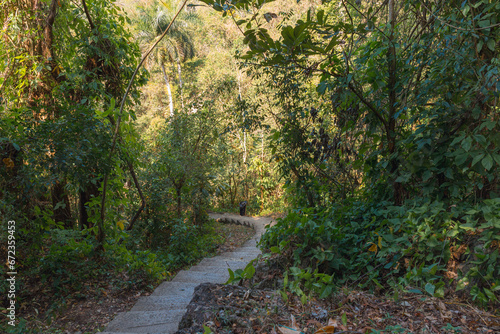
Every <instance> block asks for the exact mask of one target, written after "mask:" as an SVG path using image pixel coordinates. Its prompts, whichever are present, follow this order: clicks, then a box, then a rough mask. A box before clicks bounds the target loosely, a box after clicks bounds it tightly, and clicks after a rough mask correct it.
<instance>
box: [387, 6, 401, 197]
mask: <svg viewBox="0 0 500 334" xmlns="http://www.w3.org/2000/svg"><path fill="white" fill-rule="evenodd" d="M394 2H395V0H389V4H388V7H389V17H388V22H389V24H390V26H391V31H390V34H389V48H388V50H387V66H388V75H389V80H388V85H387V88H388V90H389V106H388V109H389V117H388V120H389V124H388V127H387V129H386V131H387V141H388V146H389V147H388V148H389V155H390V156H392V155H394V153H396V119H395V118H394V116H395V115H396V112H397V108H396V71H397V66H396V46H395V44H394V28H395V26H396V12H395V10H394V6H395V4H394ZM398 169H399V159H398V158H397V156H396V157H391V164H390V171H391V177H392V178H393V181H392V182H393V183H392V184H393V192H394V204H395V205H401V204H402V202H403V187H402V184H401V183H399V182H396V179H397V178H398Z"/></svg>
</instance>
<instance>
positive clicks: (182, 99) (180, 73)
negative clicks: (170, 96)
mask: <svg viewBox="0 0 500 334" xmlns="http://www.w3.org/2000/svg"><path fill="white" fill-rule="evenodd" d="M177 73H179V90H180V92H179V93H180V94H179V95H180V97H181V105H182V109H184V98H183V94H182V71H181V62H180V61H179V59H177Z"/></svg>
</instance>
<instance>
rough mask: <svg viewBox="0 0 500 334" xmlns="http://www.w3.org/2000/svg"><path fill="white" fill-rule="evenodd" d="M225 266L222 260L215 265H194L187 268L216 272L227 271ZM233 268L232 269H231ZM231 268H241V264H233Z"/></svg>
mask: <svg viewBox="0 0 500 334" xmlns="http://www.w3.org/2000/svg"><path fill="white" fill-rule="evenodd" d="M227 268H228V267H227V266H226V264H225V263H224V262H220V263H218V264H217V265H199V264H198V265H196V266H193V267H191V268H189V271H198V272H204V273H218V272H227ZM233 268H234V269H233ZM233 268H231V269H232V270H236V269H238V268H241V266H234V267H233Z"/></svg>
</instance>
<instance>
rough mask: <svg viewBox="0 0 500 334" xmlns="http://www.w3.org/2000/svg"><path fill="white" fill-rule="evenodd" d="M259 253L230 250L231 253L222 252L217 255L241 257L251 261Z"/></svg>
mask: <svg viewBox="0 0 500 334" xmlns="http://www.w3.org/2000/svg"><path fill="white" fill-rule="evenodd" d="M260 254H261V253H259V252H231V253H223V254H221V255H219V257H221V258H222V259H242V260H244V261H251V260H253V259H255V258H256V257H257V256H259V255H260Z"/></svg>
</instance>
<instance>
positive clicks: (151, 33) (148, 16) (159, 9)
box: [136, 1, 197, 116]
mask: <svg viewBox="0 0 500 334" xmlns="http://www.w3.org/2000/svg"><path fill="white" fill-rule="evenodd" d="M176 7H177V2H175V1H168V2H162V3H161V4H159V3H158V2H157V1H154V3H153V5H152V6H151V7H148V8H146V9H145V8H139V14H138V15H137V18H136V23H137V25H138V30H139V32H138V33H137V35H136V37H137V39H138V41H139V42H140V43H141V45H142V48H143V49H144V50H147V49H149V47H150V46H151V45H152V44H153V43H154V42H155V41H156V39H157V38H158V37H159V36H160V35H161V34H163V32H164V31H165V29H166V28H167V27H168V25H169V24H170V22H172V19H173V16H174V14H175V13H176ZM149 8H154V10H151V9H149ZM196 19H197V16H196V14H194V13H191V12H185V11H183V12H182V13H181V14H180V15H179V16H178V17H177V19H176V20H175V22H174V23H173V24H172V26H171V28H170V31H169V33H168V35H167V36H166V37H165V38H164V39H163V40H162V41H161V43H160V44H159V45H158V47H157V48H156V49H155V50H154V53H155V55H154V60H155V62H156V63H157V64H158V65H159V66H160V68H161V71H162V74H163V79H164V80H165V85H166V87H167V95H168V99H169V109H170V115H171V116H173V115H174V103H173V98H172V89H171V85H170V81H171V80H170V78H169V75H168V73H167V71H166V70H165V64H167V63H169V64H172V65H173V66H174V67H177V69H176V71H177V75H178V85H179V90H180V91H179V96H180V99H181V105H182V107H184V99H183V89H182V86H183V81H182V69H181V62H184V61H186V60H187V59H190V58H193V57H194V45H193V42H192V39H191V36H190V32H189V29H188V27H189V25H190V24H193V22H196Z"/></svg>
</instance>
